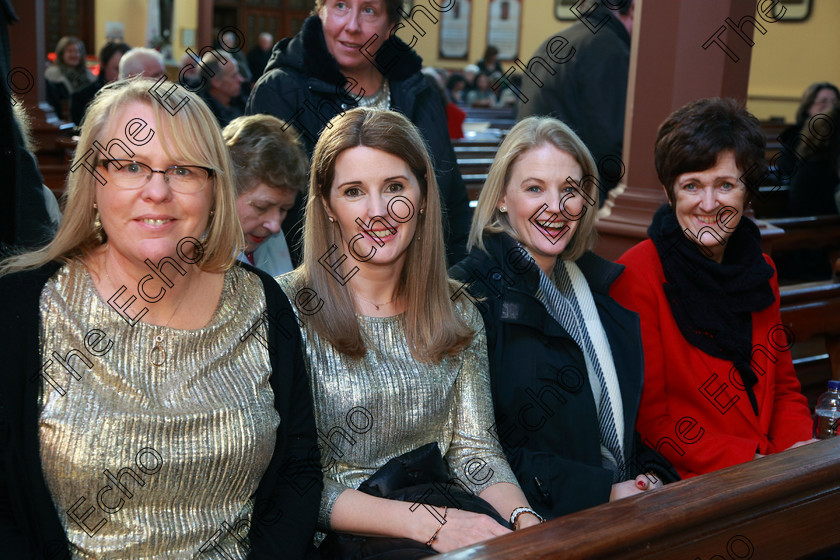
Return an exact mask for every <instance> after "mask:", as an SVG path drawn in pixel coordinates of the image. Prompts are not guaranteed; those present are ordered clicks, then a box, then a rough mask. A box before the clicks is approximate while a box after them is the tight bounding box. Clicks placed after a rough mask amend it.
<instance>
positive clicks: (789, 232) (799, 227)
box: [766, 215, 840, 254]
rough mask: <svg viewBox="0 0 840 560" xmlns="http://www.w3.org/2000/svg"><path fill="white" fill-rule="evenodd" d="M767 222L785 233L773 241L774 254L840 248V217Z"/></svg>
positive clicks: (810, 217)
mask: <svg viewBox="0 0 840 560" xmlns="http://www.w3.org/2000/svg"><path fill="white" fill-rule="evenodd" d="M766 221H767V222H769V223H771V224H772V225H774V226H776V227H778V228H781V229H783V230H784V232H785V234H784V235H783V236H782V237H780V238H778V239H774V240H773V241H772V245H771V251H772V253H777V252H780V251H796V250H801V249H823V248H837V247H840V216H838V215H829V216H803V217H797V218H773V219H769V220H766ZM772 253H771V254H772Z"/></svg>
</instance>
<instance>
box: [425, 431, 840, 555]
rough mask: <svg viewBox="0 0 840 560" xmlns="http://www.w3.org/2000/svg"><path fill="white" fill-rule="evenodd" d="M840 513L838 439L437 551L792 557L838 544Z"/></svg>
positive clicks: (839, 543)
mask: <svg viewBox="0 0 840 560" xmlns="http://www.w3.org/2000/svg"><path fill="white" fill-rule="evenodd" d="M418 511H421V510H418ZM838 511H840V437H837V438H834V439H831V440H827V441H822V442H818V443H815V444H811V445H806V446H803V447H801V448H798V449H793V450H791V451H788V452H785V453H781V454H778V455H773V456H769V457H765V458H763V459H760V460H754V461H750V462H748V463H745V464H742V465H737V466H734V467H730V468H728V469H723V470H721V471H717V472H714V473H709V474H707V475H703V476H700V477H696V478H692V479H689V480H683V481H680V482H677V483H674V484H670V485H668V486H666V487H665V488H663V489H661V490H656V491H653V492H647V493H643V494H640V495H638V496H633V497H632V498H625V499H623V500H619V501H617V502H613V503H609V504H604V505H601V506H598V507H594V508H591V509H587V510H584V511H581V512H578V513H574V514H571V515H567V516H564V517H561V518H558V519H555V520H553V521H549V522H548V523H545V524H542V525H539V526H537V527H532V528H530V529H526V530H523V531H517V532H514V533H511V534H509V535H505V536H503V537H499V538H497V539H493V540H492V541H489V542H484V543H480V544H477V545H474V546H470V547H465V548H462V549H460V550H457V551H453V552H450V553H448V554H443V555H441V556H440V557H439V558H441V560H509V559H511V558H516V559H519V558H527V559H534V560H537V559H555V558H562V559H563V560H575V559H604V560H606V559H609V560H625V559H633V558H644V559H645V560H666V559H667V560H673V559H685V560H696V559H700V560H718V559H720V558H724V559H730V558H731V559H741V560H747V559H755V560H774V559H780V560H782V559H784V560H790V559H793V558H801V557H802V556H804V555H807V554H813V553H818V552H822V551H825V550H827V549H830V548H832V547H835V546H837V545H840V530H838V525H837V512H838Z"/></svg>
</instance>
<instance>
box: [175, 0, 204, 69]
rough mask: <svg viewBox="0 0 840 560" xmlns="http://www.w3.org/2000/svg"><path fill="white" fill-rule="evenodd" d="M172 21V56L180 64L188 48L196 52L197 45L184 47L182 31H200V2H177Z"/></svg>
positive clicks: (176, 0)
mask: <svg viewBox="0 0 840 560" xmlns="http://www.w3.org/2000/svg"><path fill="white" fill-rule="evenodd" d="M172 20H173V21H172V56H173V57H174V58H175V60H177V61H178V62H179V63H180V61H181V57H182V56H184V53H185V52H186V48H187V47H192V49H193V50H196V48H195V47H196V45H184V44H183V43H182V42H181V30H183V29H192V30H194V31H196V32H197V31H198V29H197V27H198V0H175V7H174V9H173V14H172ZM201 46H203V45H200V46H199V48H200V47H201Z"/></svg>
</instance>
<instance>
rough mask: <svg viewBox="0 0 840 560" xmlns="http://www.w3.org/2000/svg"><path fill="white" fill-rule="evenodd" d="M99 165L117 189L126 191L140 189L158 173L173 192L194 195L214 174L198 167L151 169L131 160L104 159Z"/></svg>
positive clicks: (205, 168)
mask: <svg viewBox="0 0 840 560" xmlns="http://www.w3.org/2000/svg"><path fill="white" fill-rule="evenodd" d="M100 164H101V165H102V167H104V168H105V171H106V172H107V173H108V176H109V177H110V179H111V181H112V182H113V183H114V184H115V185H116V186H118V187H119V188H121V189H126V190H132V189H139V188H142V187H144V186H146V185H147V184H148V182H149V181H151V180H152V174H153V173H160V174H162V175H163V180H164V181H166V183H167V184H168V185H169V188H171V189H172V190H173V191H175V192H179V193H182V194H195V193H197V192H200V191H201V190H202V189H203V188H204V187H205V185H207V179H209V178H210V177H212V176H213V174H214V171H213V169H211V168H209V167H201V166H200V165H173V166H172V167H168V168H166V169H163V170H160V169H152V168H151V167H149V166H148V165H146V164H145V163H140V162H139V161H134V160H131V159H106V160H102V161H101V162H100Z"/></svg>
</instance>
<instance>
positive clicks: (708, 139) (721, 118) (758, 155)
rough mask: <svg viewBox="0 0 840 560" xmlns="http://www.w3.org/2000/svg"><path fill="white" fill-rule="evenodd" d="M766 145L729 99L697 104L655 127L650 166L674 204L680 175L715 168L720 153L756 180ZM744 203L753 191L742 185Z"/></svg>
mask: <svg viewBox="0 0 840 560" xmlns="http://www.w3.org/2000/svg"><path fill="white" fill-rule="evenodd" d="M765 145H766V139H765V136H764V132H763V131H762V130H761V123H759V121H758V119H757V118H756V117H755V116H753V115H752V114H751V113H749V112H747V110H746V109H745V108H744V106H743V105H742V104H741V103H739V102H738V101H736V100H734V99H728V98H720V97H712V98H707V99H698V100H697V101H692V102H691V103H689V104H687V105H684V106H683V107H680V108H679V109H677V110H676V111H674V112H673V113H671V114H670V115H669V116H668V118H667V119H665V122H663V123H662V124H661V125H660V127H659V132H658V133H657V135H656V143H655V145H654V163H655V164H656V173H657V175H658V176H659V180H660V181H661V182H662V185H663V186H664V187H665V192H667V193H668V200H670V201H671V204H674V201H675V195H674V183H675V182H676V180H677V177H679V176H680V175H682V174H683V173H692V172H696V171H704V170H706V169H709V168H711V167H714V165H715V163H716V162H717V159H718V155H720V153H721V152H726V151H729V150H731V151H733V152H734V154H735V163H736V164H737V165H738V169H739V171H740V172H741V173H742V174H743V173H745V172H747V171H749V172H750V176H753V177H755V176H758V177H761V176H763V175H764V172H765V170H766V168H767V162H766V161H765V160H764V148H765ZM747 187H748V188H747V197H746V202H747V203H748V202H749V201H750V199H751V198H752V196H751V195H752V194H753V193H752V189H751V188H749V187H750V185H747Z"/></svg>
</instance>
